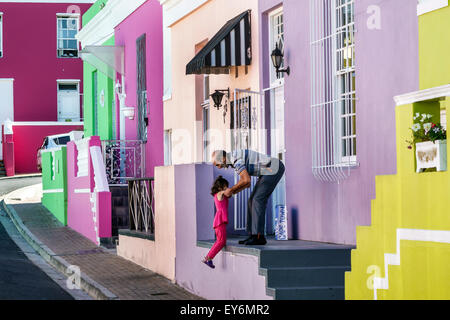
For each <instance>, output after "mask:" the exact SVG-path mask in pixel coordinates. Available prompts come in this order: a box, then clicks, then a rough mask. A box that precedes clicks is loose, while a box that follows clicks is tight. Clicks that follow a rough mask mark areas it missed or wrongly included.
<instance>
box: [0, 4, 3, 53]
mask: <svg viewBox="0 0 450 320" xmlns="http://www.w3.org/2000/svg"><path fill="white" fill-rule="evenodd" d="M1 57H3V13H1V12H0V58H1Z"/></svg>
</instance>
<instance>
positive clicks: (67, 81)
mask: <svg viewBox="0 0 450 320" xmlns="http://www.w3.org/2000/svg"><path fill="white" fill-rule="evenodd" d="M80 83H81V80H79V79H58V80H56V97H57V105H58V108H57V109H58V110H57V121H62V120H60V118H59V114H60V111H61V106H60V105H59V85H60V84H74V85H76V86H77V96H78V100H77V101H78V119H77V120H76V121H77V122H78V121H81V102H80V99H81V97H80Z"/></svg>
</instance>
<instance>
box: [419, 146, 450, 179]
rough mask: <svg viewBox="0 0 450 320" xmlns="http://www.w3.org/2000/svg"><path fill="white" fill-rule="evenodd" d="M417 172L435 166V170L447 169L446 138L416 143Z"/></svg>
mask: <svg viewBox="0 0 450 320" xmlns="http://www.w3.org/2000/svg"><path fill="white" fill-rule="evenodd" d="M416 162H417V172H421V171H422V170H424V169H430V168H436V171H447V140H437V141H435V142H432V141H426V142H420V143H416Z"/></svg>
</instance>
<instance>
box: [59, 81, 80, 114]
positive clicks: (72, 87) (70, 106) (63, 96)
mask: <svg viewBox="0 0 450 320" xmlns="http://www.w3.org/2000/svg"><path fill="white" fill-rule="evenodd" d="M58 121H80V94H79V90H78V83H70V84H68V83H59V84H58Z"/></svg>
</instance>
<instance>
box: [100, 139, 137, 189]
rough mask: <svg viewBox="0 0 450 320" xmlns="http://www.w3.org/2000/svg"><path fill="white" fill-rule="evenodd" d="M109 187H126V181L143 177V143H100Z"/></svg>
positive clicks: (128, 141)
mask: <svg viewBox="0 0 450 320" xmlns="http://www.w3.org/2000/svg"><path fill="white" fill-rule="evenodd" d="M102 150H103V160H104V162H105V167H106V177H107V179H108V183H109V185H118V186H126V185H127V180H128V179H133V178H142V177H144V175H145V143H144V142H143V141H140V140H105V141H102Z"/></svg>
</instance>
